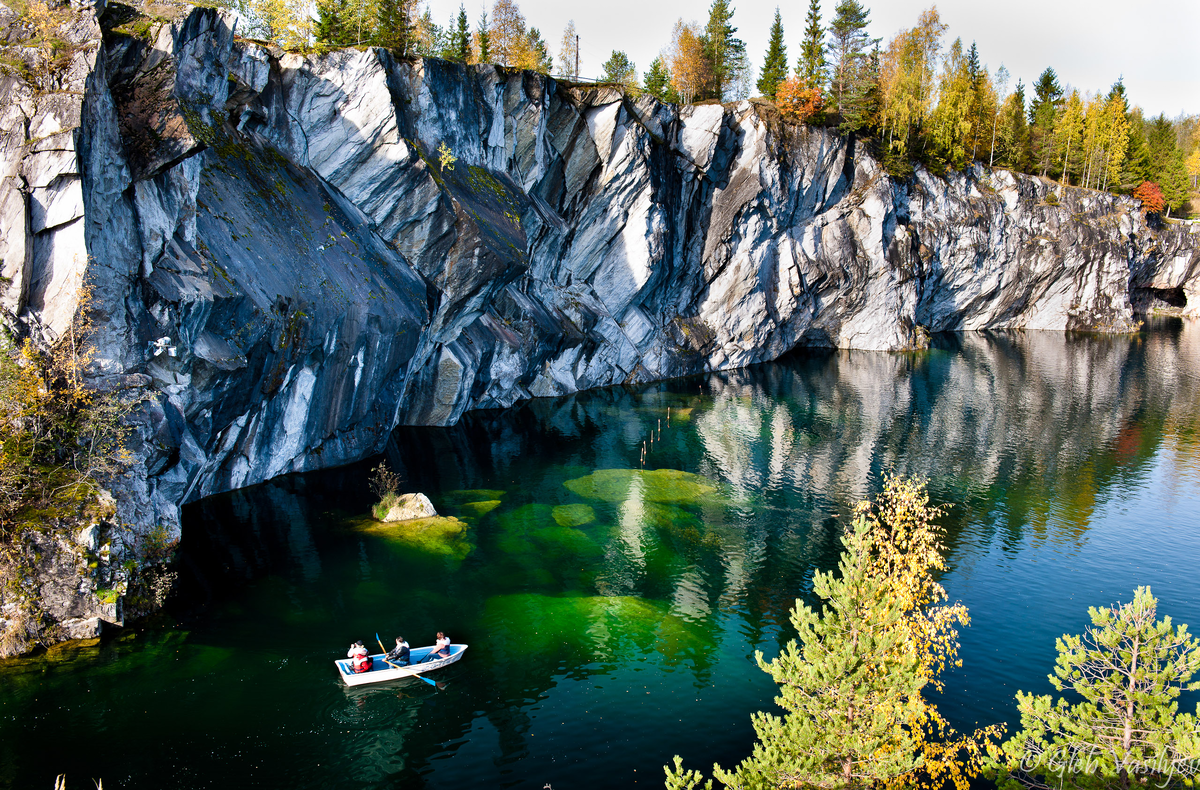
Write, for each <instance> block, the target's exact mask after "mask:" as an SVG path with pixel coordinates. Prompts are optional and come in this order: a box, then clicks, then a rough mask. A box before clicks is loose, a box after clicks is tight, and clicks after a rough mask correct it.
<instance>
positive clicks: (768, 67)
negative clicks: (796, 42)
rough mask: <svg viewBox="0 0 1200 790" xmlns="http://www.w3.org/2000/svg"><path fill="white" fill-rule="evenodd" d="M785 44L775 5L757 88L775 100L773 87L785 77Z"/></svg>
mask: <svg viewBox="0 0 1200 790" xmlns="http://www.w3.org/2000/svg"><path fill="white" fill-rule="evenodd" d="M787 76H788V63H787V46H786V45H784V43H783V18H782V17H780V15H779V7H778V6H776V7H775V23H774V24H772V25H771V40H770V41H769V42H768V43H767V57H766V60H765V61H764V62H763V68H762V76H760V77H759V78H758V90H759V92H760V93H761V94H762V95H763V96H766V97H767V98H768V99H770V100H772V101H774V100H775V89H776V88H778V87H779V83H781V82H783V81H784V80H786V79H787Z"/></svg>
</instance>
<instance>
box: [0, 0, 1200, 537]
mask: <svg viewBox="0 0 1200 790" xmlns="http://www.w3.org/2000/svg"><path fill="white" fill-rule="evenodd" d="M110 11H111V9H110ZM14 19H15V15H14V14H12V13H11V12H8V11H7V10H6V9H3V8H2V7H0V23H3V24H8V25H11V24H13V20H14ZM233 27H234V23H233V20H232V18H231V17H228V16H225V15H223V14H222V13H221V12H218V11H215V10H212V9H197V10H194V11H192V12H191V13H190V14H189V15H187V16H186V18H183V19H181V20H180V21H178V22H177V23H175V24H165V25H161V26H159V27H158V28H156V29H155V28H151V32H150V34H149V36H148V37H147V38H135V37H130V36H124V35H115V34H107V35H102V32H101V27H100V24H99V22H98V21H97V19H96V18H95V14H93V13H91V12H90V11H83V12H80V14H79V15H78V20H77V22H76V23H75V24H74V27H72V29H71V31H70V35H71V36H72V39H71V40H72V41H74V42H76V43H77V44H78V47H77V50H76V52H75V54H74V56H73V60H72V62H71V63H70V65H69V66H67V67H65V68H63V69H61V70H60V71H58V72H56V73H55V74H54V75H52V76H51V77H50V80H51V83H52V84H47V85H31V84H29V83H28V82H26V81H23V80H22V79H19V78H17V77H14V76H6V77H3V78H2V79H3V83H2V85H3V91H4V94H5V96H6V97H8V98H7V100H6V102H5V108H4V110H3V111H2V114H0V135H2V141H0V166H2V167H3V176H4V180H3V183H2V186H0V256H2V259H3V262H2V266H3V276H4V278H5V279H4V280H3V281H2V282H0V308H2V313H3V318H4V320H5V321H6V322H7V323H8V324H9V325H10V326H18V325H19V326H20V327H21V329H22V331H28V332H32V333H34V334H41V335H45V336H53V335H54V334H55V333H57V332H60V331H61V330H62V329H63V328H64V327H65V326H66V325H67V322H69V320H70V317H71V315H72V314H73V312H74V310H75V306H76V301H75V299H76V296H75V294H76V293H77V290H78V285H79V283H80V282H84V281H86V282H89V283H91V285H92V288H93V290H94V299H95V305H96V306H97V307H98V308H99V310H100V313H101V317H102V331H101V334H100V336H99V337H98V339H97V340H98V343H99V348H100V351H101V353H100V358H101V363H102V364H101V367H102V369H101V370H100V371H98V373H99V378H98V383H99V384H100V385H101V386H105V387H111V388H123V389H126V390H131V391H134V392H137V393H138V394H139V396H140V397H142V398H143V399H144V404H145V405H144V407H143V408H142V410H141V411H140V412H139V414H138V425H139V431H140V433H139V437H138V440H137V453H138V457H139V459H140V461H141V463H140V464H139V465H138V466H137V467H136V468H135V470H134V472H133V473H131V474H130V475H129V476H128V477H127V478H126V479H124V480H122V481H119V483H118V485H117V486H116V489H115V490H114V494H115V495H116V500H117V511H118V515H119V521H120V522H121V523H122V524H126V525H129V526H128V527H127V528H128V529H132V530H135V531H136V530H138V529H147V528H149V527H150V526H165V527H166V528H167V529H168V530H169V531H173V532H174V533H175V534H178V532H177V530H178V519H179V516H178V513H179V506H180V505H182V504H184V503H186V502H189V501H193V500H196V499H198V498H201V497H203V496H206V495H209V494H212V493H216V492H220V491H225V490H230V489H234V488H238V487H241V486H246V485H250V484H253V483H256V482H260V481H263V480H266V479H269V478H271V477H274V476H276V475H279V474H283V473H287V472H293V471H301V470H308V469H315V468H320V467H327V466H332V465H337V464H341V463H346V462H349V461H353V460H356V459H360V458H363V457H365V456H368V455H371V454H374V453H376V452H379V451H380V450H381V449H382V447H383V445H384V442H385V441H386V439H387V436H388V433H389V431H390V430H391V429H392V428H393V427H395V426H396V425H400V424H424V425H449V424H453V423H454V422H456V421H457V420H458V419H459V418H460V416H461V415H462V414H463V413H464V412H465V411H466V410H469V409H478V408H496V407H505V406H509V405H511V404H513V403H515V402H517V401H519V400H522V399H525V398H531V397H542V396H554V395H560V394H564V393H569V392H573V391H576V390H580V389H585V388H589V387H599V386H606V385H611V384H617V383H622V382H644V381H649V380H654V379H661V378H667V377H674V376H680V375H686V374H690V373H697V372H702V371H707V370H720V369H730V368H736V367H740V366H744V365H748V364H751V363H755V362H760V361H765V360H770V359H774V358H776V357H777V356H779V355H780V354H782V353H784V352H786V351H788V350H789V349H792V348H794V347H796V346H801V345H820V346H833V347H841V348H856V349H871V350H881V351H883V350H895V349H903V348H913V347H919V346H921V345H922V344H923V343H924V342H925V338H927V336H928V333H930V332H939V331H945V330H978V329H987V328H1009V329H1022V328H1023V329H1051V330H1067V329H1084V330H1095V331H1117V332H1120V331H1125V330H1128V329H1130V328H1132V327H1133V326H1135V323H1136V319H1135V315H1134V307H1135V304H1145V303H1147V302H1148V301H1149V300H1152V299H1154V298H1156V297H1160V296H1163V295H1164V294H1165V295H1167V296H1168V297H1169V298H1172V299H1175V300H1179V299H1183V300H1186V301H1187V303H1188V305H1189V306H1192V307H1194V306H1195V305H1198V304H1200V254H1198V252H1197V250H1198V249H1200V245H1198V244H1197V241H1198V240H1200V228H1189V227H1186V226H1185V227H1171V228H1164V229H1159V230H1154V229H1151V228H1149V227H1148V226H1147V225H1146V223H1145V221H1144V220H1143V219H1142V217H1141V215H1140V214H1139V212H1138V211H1137V209H1136V205H1135V204H1134V203H1133V202H1132V201H1130V200H1127V199H1124V198H1118V197H1114V196H1112V195H1108V194H1104V193H1098V192H1093V191H1087V190H1082V189H1071V188H1067V189H1062V190H1060V189H1059V187H1057V185H1054V184H1050V183H1046V182H1043V181H1040V180H1038V179H1034V178H1030V177H1028V176H1023V175H1019V174H1015V173H1010V172H1007V171H996V172H992V173H986V172H984V171H983V170H981V169H979V170H974V171H969V172H966V173H961V174H955V175H952V176H950V177H945V178H943V177H938V176H933V175H930V174H928V173H924V172H921V173H918V175H917V176H916V177H914V178H913V179H910V180H908V181H905V182H898V181H895V180H893V179H891V178H890V177H889V176H888V175H887V174H886V173H885V172H884V171H883V170H882V169H881V167H880V166H879V164H878V163H877V162H876V161H874V160H873V159H872V158H871V157H870V156H868V155H867V154H865V153H864V152H863V151H862V150H861V147H860V146H858V145H856V143H855V141H854V140H853V139H852V138H847V137H843V136H839V135H838V134H836V133H834V132H832V131H830V130H826V129H819V128H810V127H804V126H794V125H789V124H784V123H783V122H782V121H781V120H780V119H779V117H778V115H777V114H776V113H775V112H774V111H773V110H772V109H771V108H769V107H768V106H766V105H762V104H757V103H753V102H742V103H739V104H733V105H725V106H719V105H709V106H699V107H674V106H666V105H662V104H659V103H658V102H656V101H654V100H653V99H651V98H647V97H643V98H640V99H636V100H635V99H631V98H629V97H623V96H622V95H621V94H619V93H617V92H614V91H612V90H608V89H603V88H595V89H580V88H576V87H566V86H564V85H561V84H559V83H556V82H555V81H553V80H551V79H548V78H546V77H544V76H541V75H537V74H532V73H528V72H513V71H508V70H505V69H502V68H498V67H493V66H461V65H457V64H452V63H447V62H444V61H439V60H425V61H411V62H398V61H396V60H394V59H393V58H392V57H391V56H390V55H389V54H387V53H386V52H384V51H382V50H374V49H369V50H366V51H357V50H346V51H340V52H333V53H329V54H325V55H313V56H301V55H295V54H288V53H284V52H282V51H280V50H277V49H273V48H270V47H265V46H262V45H259V44H256V43H253V42H248V41H243V40H240V39H238V38H236V37H235V35H234V32H235V31H234V30H233ZM439 150H441V151H448V152H450V154H451V156H450V157H444V158H445V159H446V161H445V162H443V157H442V156H440V155H439ZM450 158H453V162H450V161H449V159H450Z"/></svg>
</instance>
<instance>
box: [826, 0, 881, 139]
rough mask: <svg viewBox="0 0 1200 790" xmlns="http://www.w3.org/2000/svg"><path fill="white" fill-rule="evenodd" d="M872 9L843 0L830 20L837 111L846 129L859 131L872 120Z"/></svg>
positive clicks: (830, 45) (833, 89)
mask: <svg viewBox="0 0 1200 790" xmlns="http://www.w3.org/2000/svg"><path fill="white" fill-rule="evenodd" d="M868 16H869V12H868V11H867V9H865V8H863V7H862V5H861V4H860V3H859V2H858V0H840V2H838V4H837V7H836V8H835V9H834V18H833V21H832V22H830V23H829V54H830V55H831V56H832V84H831V88H832V91H831V92H832V94H833V98H834V103H835V105H836V109H837V112H839V113H840V114H841V116H842V119H843V120H842V128H843V129H844V130H846V131H856V130H858V129H861V128H863V127H864V126H865V125H866V123H867V120H868V115H869V112H868V107H867V104H868V93H869V92H870V91H871V89H872V87H873V85H872V80H871V59H870V56H869V55H868V53H867V47H869V46H871V44H872V40H871V39H870V37H868V36H867V33H866V28H867V17H868Z"/></svg>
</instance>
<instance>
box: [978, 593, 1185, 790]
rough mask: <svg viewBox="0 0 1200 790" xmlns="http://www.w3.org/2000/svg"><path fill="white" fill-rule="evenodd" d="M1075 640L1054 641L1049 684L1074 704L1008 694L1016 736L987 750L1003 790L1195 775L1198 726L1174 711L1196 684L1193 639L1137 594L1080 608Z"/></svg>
mask: <svg viewBox="0 0 1200 790" xmlns="http://www.w3.org/2000/svg"><path fill="white" fill-rule="evenodd" d="M1088 614H1089V616H1090V618H1091V621H1092V624H1091V625H1090V626H1089V627H1087V628H1086V629H1085V630H1084V633H1083V635H1082V636H1063V637H1062V638H1061V639H1059V640H1058V641H1057V649H1058V660H1057V661H1056V662H1055V667H1054V674H1053V675H1051V676H1050V683H1051V684H1052V685H1053V686H1054V688H1055V689H1056V690H1057V691H1060V692H1061V691H1067V690H1069V691H1071V692H1073V694H1072V696H1076V695H1077V696H1078V697H1079V698H1082V701H1080V702H1070V701H1068V700H1066V699H1063V698H1061V697H1060V698H1059V699H1058V700H1056V701H1052V700H1051V697H1050V695H1049V694H1047V695H1044V696H1036V695H1034V694H1026V693H1024V692H1021V691H1018V692H1017V707H1018V708H1019V710H1020V712H1021V731H1020V732H1018V733H1016V734H1015V735H1014V736H1013V737H1012V738H1010V739H1009V740H1007V741H1005V742H1004V744H1003V747H1002V750H993V752H992V757H993V759H994V763H993V770H994V771H995V772H996V773H997V775H998V776H997V778H998V780H999V785H1000V786H1001V787H1002V788H1024V787H1045V786H1047V785H1050V786H1054V787H1060V786H1069V787H1130V786H1131V785H1134V786H1143V785H1144V786H1147V787H1168V786H1178V785H1179V784H1182V783H1183V782H1182V781H1181V780H1187V784H1188V785H1189V786H1190V785H1191V781H1190V779H1189V777H1191V776H1194V775H1195V774H1196V773H1197V772H1198V771H1200V766H1198V765H1197V764H1196V757H1197V755H1198V754H1200V735H1198V734H1197V733H1198V730H1197V719H1196V717H1195V716H1191V715H1189V714H1186V713H1183V714H1181V713H1179V712H1178V703H1177V699H1178V697H1179V693H1180V692H1181V691H1186V690H1193V689H1195V688H1197V687H1198V686H1200V684H1198V683H1194V682H1191V678H1192V676H1193V675H1195V674H1196V672H1198V671H1200V641H1197V640H1196V639H1195V638H1193V637H1192V636H1191V635H1190V634H1189V633H1188V630H1187V626H1186V625H1181V626H1179V627H1178V628H1176V627H1174V626H1173V625H1172V624H1171V618H1169V617H1166V618H1163V619H1162V620H1158V619H1157V617H1158V601H1157V600H1155V598H1154V596H1153V595H1151V593H1150V588H1149V587H1139V588H1138V589H1137V591H1136V592H1135V593H1134V597H1133V601H1131V602H1130V603H1127V604H1123V605H1118V606H1113V607H1111V608H1109V607H1102V608H1100V609H1096V608H1095V607H1092V608H1090V609H1089V610H1088Z"/></svg>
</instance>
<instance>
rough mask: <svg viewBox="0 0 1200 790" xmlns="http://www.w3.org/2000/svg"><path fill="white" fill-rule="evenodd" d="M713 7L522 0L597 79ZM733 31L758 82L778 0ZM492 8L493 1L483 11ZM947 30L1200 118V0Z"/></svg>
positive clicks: (445, 16) (956, 15) (1079, 0)
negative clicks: (571, 45)
mask: <svg viewBox="0 0 1200 790" xmlns="http://www.w3.org/2000/svg"><path fill="white" fill-rule="evenodd" d="M459 2H460V0H428V3H429V7H430V9H431V10H432V12H433V17H434V21H435V22H437V23H438V24H440V25H445V24H446V23H447V22H448V21H449V20H450V18H451V16H456V15H457V13H458V7H459ZM710 2H711V0H676V1H675V2H670V3H662V2H654V1H653V0H604V2H583V3H570V2H561V0H518V3H519V5H520V8H521V11H522V13H524V14H525V19H526V21H527V23H528V24H529V25H530V26H531V27H536V28H538V29H539V30H540V31H541V33H542V38H544V39H545V40H546V42H547V43H548V44H549V45H550V49H551V52H552V54H553V55H554V56H555V58H556V60H557V56H558V52H559V48H560V46H561V44H560V42H561V40H562V31H563V28H564V27H565V26H566V24H567V20H568V19H574V20H575V28H576V30H577V31H578V32H579V35H580V46H579V49H580V72H581V74H582V76H585V77H598V76H600V74H601V73H602V71H603V69H602V68H601V64H602V63H603V62H604V61H605V60H607V59H608V56H609V54H610V53H611V52H612V50H614V49H622V50H624V51H625V52H626V54H628V55H629V57H630V59H631V60H633V62H634V64H635V65H636V66H637V69H638V74H639V78H640V77H641V76H642V75H644V74H645V72H646V70H647V69H648V68H649V67H650V62H651V61H652V60H654V58H655V57H656V56H657V55H658V53H659V51H660V50H662V49H663V47H665V46H666V44H667V42H668V41H669V39H670V36H671V29H672V27H673V26H674V24H675V20H676V19H679V18H680V17H683V18H684V19H687V20H694V21H697V22H700V23H701V24H703V23H704V22H706V21H707V19H708V7H709V4H710ZM464 3H465V5H466V9H467V16H468V17H469V18H470V20H471V25H472V27H474V25H475V24H476V23H477V21H478V19H479V15H480V12H481V11H482V10H483V9H484V5H485V4H484V3H483V2H481V0H464ZM836 3H837V0H822V3H821V21H822V24H824V25H825V26H828V23H829V19H830V17H831V15H832V13H833V8H834V6H835V5H836ZM732 4H733V9H734V14H733V24H734V26H735V27H737V28H738V37H739V38H741V39H742V40H743V41H745V42H746V48H747V54H748V55H749V56H750V62H751V63H752V64H753V65H754V68H755V76H756V78H757V74H758V71H759V70H760V69H761V68H762V62H763V57H764V55H765V53H766V49H767V37H768V34H769V33H770V28H771V22H772V20H773V19H774V16H775V6H776V5H777V2H776V0H732ZM931 4H932V3H931V2H929V0H890V2H887V3H879V4H878V5H872V4H871V3H870V2H869V0H863V5H864V6H866V7H867V8H869V9H870V12H871V16H870V19H871V24H870V27H869V28H868V31H869V32H870V34H871V35H872V36H874V37H876V38H882V39H883V45H885V46H886V44H887V41H888V39H890V38H891V37H892V36H893V35H895V33H897V32H898V31H899V30H901V29H904V28H910V27H912V26H914V25H915V24H916V22H917V17H918V15H919V14H920V13H921V11H922V10H923V9H924V8H928V7H929V5H931ZM778 5H779V8H780V12H781V13H782V15H783V31H784V36H785V43H786V44H787V48H788V61H789V63H790V65H792V67H793V68H794V66H795V62H796V58H797V57H798V56H799V54H800V40H801V37H802V36H803V34H804V16H805V14H806V13H807V11H808V2H807V0H791V2H789V3H778ZM486 6H487V8H488V11H489V13H490V10H491V2H490V0H489V2H487V3H486ZM937 7H938V11H939V13H940V15H941V18H942V22H943V23H945V24H947V25H949V29H948V30H947V31H946V39H945V44H946V46H949V44H950V42H952V41H953V40H954V39H955V38H956V37H961V38H962V39H963V46H964V47H969V46H970V44H971V41H972V40H974V41H975V43H976V44H977V46H978V47H979V57H980V60H981V61H983V62H984V63H985V64H987V66H988V68H989V70H990V71H991V72H992V73H995V71H996V69H997V68H998V67H999V66H1000V64H1001V63H1003V64H1004V65H1005V66H1006V67H1007V68H1008V70H1009V72H1010V73H1011V74H1012V79H1011V80H1010V82H1009V90H1012V88H1013V87H1015V85H1016V82H1017V79H1018V78H1020V79H1022V80H1024V82H1025V85H1026V86H1027V89H1026V92H1025V95H1026V96H1027V97H1029V96H1031V95H1032V91H1031V90H1029V89H1028V86H1029V85H1030V84H1031V83H1033V82H1034V81H1035V80H1036V79H1037V77H1038V75H1039V74H1041V73H1042V71H1043V70H1044V69H1045V68H1046V67H1047V66H1051V67H1053V68H1054V70H1055V72H1057V73H1058V78H1059V83H1060V84H1062V85H1071V86H1073V87H1076V88H1079V89H1080V91H1081V92H1086V91H1092V92H1095V91H1107V90H1108V89H1109V87H1111V86H1112V84H1113V83H1114V82H1116V80H1117V78H1118V77H1120V76H1122V75H1124V77H1125V88H1126V90H1127V95H1128V96H1129V99H1130V101H1131V102H1132V103H1134V104H1137V105H1139V106H1141V107H1142V109H1143V110H1145V112H1146V115H1147V117H1151V116H1157V115H1158V114H1159V113H1166V114H1167V116H1168V117H1172V118H1173V117H1175V116H1177V115H1178V114H1179V113H1180V112H1187V113H1190V114H1196V113H1200V0H1137V2H1129V0H1091V2H1088V1H1087V0H1002V1H1001V2H995V0H993V1H992V2H984V0H943V2H939V3H937Z"/></svg>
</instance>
